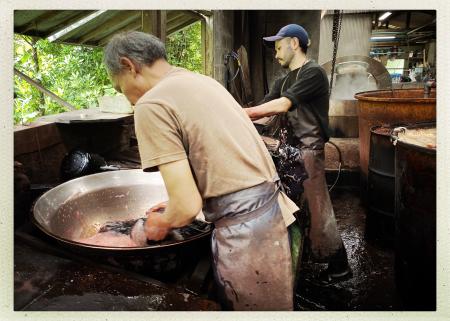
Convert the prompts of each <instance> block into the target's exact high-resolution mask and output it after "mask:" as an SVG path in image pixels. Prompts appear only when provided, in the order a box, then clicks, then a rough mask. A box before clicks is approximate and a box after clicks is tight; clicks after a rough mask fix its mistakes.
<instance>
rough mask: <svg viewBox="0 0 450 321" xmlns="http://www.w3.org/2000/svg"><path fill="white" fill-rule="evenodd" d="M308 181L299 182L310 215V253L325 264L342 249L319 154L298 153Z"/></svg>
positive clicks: (303, 151)
mask: <svg viewBox="0 0 450 321" xmlns="http://www.w3.org/2000/svg"><path fill="white" fill-rule="evenodd" d="M301 153H302V159H303V161H304V165H305V169H306V172H307V173H308V178H307V179H306V180H305V181H304V182H303V188H304V190H305V191H304V193H305V198H306V201H307V204H308V209H309V212H310V214H311V215H310V220H311V224H310V231H309V239H310V240H311V250H312V254H313V257H314V259H315V260H317V261H324V262H328V259H329V258H330V256H332V255H333V254H336V253H337V252H338V251H339V250H340V249H341V248H342V246H343V245H342V244H343V243H342V239H341V235H340V234H339V231H338V229H337V223H336V217H335V216H334V211H333V205H332V204H331V199H330V194H329V193H328V187H327V183H326V180H325V165H324V163H325V160H324V151H323V150H312V149H302V150H301Z"/></svg>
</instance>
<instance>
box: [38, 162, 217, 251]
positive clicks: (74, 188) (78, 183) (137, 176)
mask: <svg viewBox="0 0 450 321" xmlns="http://www.w3.org/2000/svg"><path fill="white" fill-rule="evenodd" d="M167 198H168V197H167V191H166V188H165V185H164V181H163V179H162V177H161V174H160V173H159V172H148V173H147V172H143V171H142V170H140V169H137V170H125V171H115V172H106V173H100V174H94V175H88V176H84V177H81V178H77V179H73V180H71V181H68V182H66V183H64V184H61V185H59V186H57V187H55V188H53V189H51V190H50V191H48V192H47V193H45V194H43V195H42V196H41V197H40V198H39V199H38V201H37V202H36V204H35V206H34V221H35V224H36V225H37V226H38V227H39V228H40V229H41V230H42V231H43V232H44V233H46V234H47V235H49V236H51V237H53V238H55V239H57V240H58V241H60V242H62V243H64V244H66V245H70V246H77V247H82V248H91V249H96V250H98V251H102V250H114V251H136V250H148V249H152V248H160V247H165V246H169V245H174V243H172V244H163V243H162V244H157V245H156V244H155V245H148V246H144V247H127V248H122V247H105V246H98V245H91V244H85V243H79V242H78V241H77V240H79V239H82V238H87V237H90V236H92V235H94V234H95V233H96V232H97V230H98V228H99V227H100V226H102V225H103V224H104V223H105V222H107V221H119V220H131V219H137V218H141V217H145V212H146V210H148V209H149V208H150V207H151V206H153V205H155V204H157V203H159V202H162V201H166V200H167ZM205 234H209V233H203V234H199V235H197V236H193V237H192V238H189V239H185V240H182V241H177V242H176V243H186V242H190V241H192V240H194V239H196V238H200V237H203V236H205Z"/></svg>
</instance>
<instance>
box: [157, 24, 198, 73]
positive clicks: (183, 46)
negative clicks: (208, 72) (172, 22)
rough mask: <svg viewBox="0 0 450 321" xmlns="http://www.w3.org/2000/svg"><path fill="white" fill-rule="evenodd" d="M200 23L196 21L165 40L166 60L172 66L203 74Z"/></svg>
mask: <svg viewBox="0 0 450 321" xmlns="http://www.w3.org/2000/svg"><path fill="white" fill-rule="evenodd" d="M201 37H202V32H201V22H200V21H198V22H196V23H194V24H192V25H190V26H188V27H187V28H185V29H183V30H180V31H178V32H176V33H174V34H172V35H170V37H168V38H167V43H166V49H167V59H168V60H169V62H170V63H171V64H172V65H175V66H179V67H183V68H186V69H189V70H191V71H195V72H198V73H201V72H203V64H202V51H201V49H202V42H201Z"/></svg>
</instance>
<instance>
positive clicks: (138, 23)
mask: <svg viewBox="0 0 450 321" xmlns="http://www.w3.org/2000/svg"><path fill="white" fill-rule="evenodd" d="M135 30H142V20H141V19H137V20H135V21H133V22H132V23H130V24H128V25H126V26H125V27H123V28H121V29H119V30H116V31H113V32H111V33H109V34H108V35H106V36H105V37H103V38H102V39H100V40H99V42H98V45H99V46H100V47H103V46H104V45H106V44H107V43H108V41H109V40H110V39H111V38H112V37H113V36H114V35H115V34H117V33H121V32H125V31H135Z"/></svg>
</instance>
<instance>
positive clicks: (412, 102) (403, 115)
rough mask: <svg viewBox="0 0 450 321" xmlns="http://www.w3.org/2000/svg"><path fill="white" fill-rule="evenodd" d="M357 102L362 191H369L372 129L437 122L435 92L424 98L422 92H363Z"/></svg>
mask: <svg viewBox="0 0 450 321" xmlns="http://www.w3.org/2000/svg"><path fill="white" fill-rule="evenodd" d="M355 98H356V99H358V117H359V139H360V143H359V161H360V167H361V187H362V191H363V194H364V191H365V190H366V188H367V177H368V165H369V149H370V129H371V128H372V127H373V126H377V125H382V124H396V123H410V124H413V123H416V122H423V121H436V90H432V92H431V95H430V97H429V98H424V90H423V89H416V88H414V89H395V90H375V91H366V92H361V93H358V94H356V95H355Z"/></svg>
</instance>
